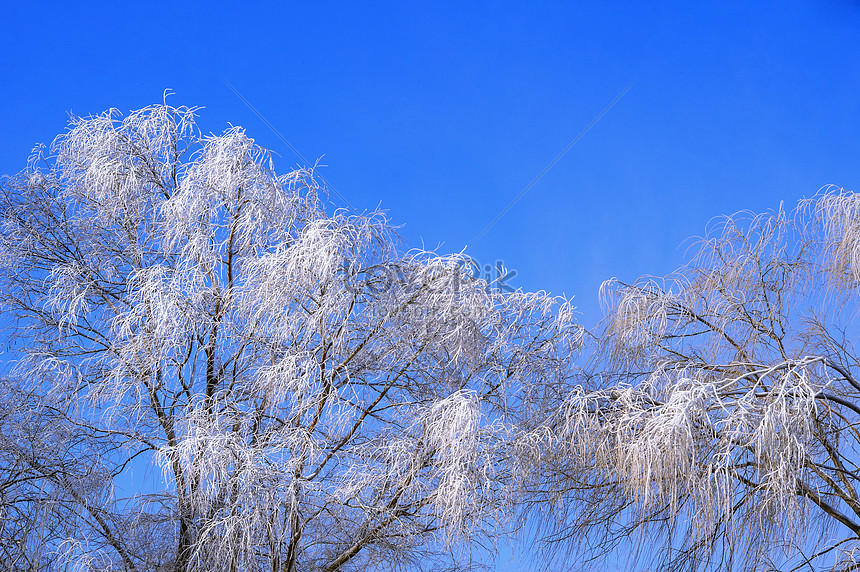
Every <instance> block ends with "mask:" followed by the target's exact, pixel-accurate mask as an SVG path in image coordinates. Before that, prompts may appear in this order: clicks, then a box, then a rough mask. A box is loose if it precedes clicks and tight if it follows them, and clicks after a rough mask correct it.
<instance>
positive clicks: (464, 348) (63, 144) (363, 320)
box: [0, 103, 581, 572]
mask: <svg viewBox="0 0 860 572" xmlns="http://www.w3.org/2000/svg"><path fill="white" fill-rule="evenodd" d="M195 111H196V110H195V109H191V108H186V107H173V106H171V105H168V104H167V103H164V104H161V105H155V106H152V107H147V108H145V109H141V110H138V111H134V112H131V113H130V114H128V115H126V116H122V115H121V114H120V113H119V112H117V111H116V110H110V111H108V112H106V113H104V114H102V115H98V116H93V117H83V118H73V119H72V121H71V124H70V127H69V129H68V131H67V132H65V133H63V134H62V135H60V136H59V137H58V138H57V139H56V140H55V141H54V143H53V145H52V146H51V147H50V148H49V149H41V150H39V151H38V152H37V153H36V154H34V156H33V158H32V160H31V162H30V165H29V166H28V168H27V169H26V170H25V171H23V172H22V173H21V174H19V175H17V176H14V177H10V178H6V179H5V180H4V181H3V183H2V189H0V230H2V232H0V302H2V306H3V310H4V312H5V314H4V316H5V320H6V324H7V332H9V342H8V343H9V344H11V345H10V348H9V350H8V352H7V356H11V359H13V360H14V368H12V369H10V370H8V371H7V374H6V377H5V379H4V380H3V384H4V385H3V389H4V391H3V394H4V399H5V401H6V402H7V404H8V405H9V407H8V408H6V409H5V410H4V416H3V417H2V418H0V424H2V426H3V431H2V438H0V483H2V484H0V491H2V495H0V505H2V506H0V511H2V518H0V520H2V522H3V523H4V524H3V525H2V528H0V531H2V538H3V540H4V542H2V543H0V544H3V545H4V548H3V554H2V556H0V558H2V565H3V566H4V567H5V568H6V569H9V570H32V569H44V570H59V569H99V570H127V571H132V570H137V571H143V570H176V571H183V572H184V571H191V570H215V569H217V570H242V571H253V570H261V571H262V570H267V571H272V572H274V571H294V570H320V571H322V570H325V571H334V570H363V569H368V568H369V567H372V566H373V565H374V564H377V563H381V562H384V563H385V568H386V569H391V568H398V567H417V568H432V569H437V568H441V567H455V568H457V567H462V566H467V565H468V563H469V559H468V558H465V559H460V558H458V555H459V554H460V552H461V551H458V548H457V547H461V548H462V547H468V545H469V544H468V543H469V542H471V541H484V542H492V538H493V537H494V535H495V534H496V533H497V532H498V531H499V530H500V529H501V527H502V526H504V525H505V523H506V522H508V520H509V518H510V516H509V515H510V514H511V512H510V508H511V507H512V506H514V504H515V503H516V502H517V499H518V498H519V497H518V494H519V490H518V487H516V486H515V483H516V482H518V478H517V472H518V471H520V470H521V467H522V464H521V463H520V462H519V461H518V460H517V459H521V458H522V454H521V450H522V448H523V447H527V446H528V443H530V441H529V439H528V436H527V435H526V434H525V433H524V432H523V430H522V429H521V428H520V426H521V423H520V422H521V420H522V419H523V418H524V417H526V416H527V408H528V403H529V400H528V399H527V398H526V396H528V395H529V393H530V392H529V390H528V389H527V388H528V387H530V386H531V385H532V384H533V382H535V381H536V380H540V383H546V382H548V381H549V380H554V381H555V382H557V383H562V382H563V381H564V380H565V379H566V378H567V377H568V370H569V368H570V364H571V356H572V355H573V354H574V353H575V351H576V349H577V347H578V345H579V343H580V339H581V330H580V328H579V327H578V326H577V325H576V324H575V323H574V320H573V313H572V308H571V306H570V304H569V303H568V302H567V301H565V300H562V299H556V298H552V297H550V296H548V295H546V294H543V293H536V294H531V293H522V292H513V293H503V292H501V291H500V290H499V289H494V288H491V287H489V285H488V284H487V283H486V282H485V281H483V280H480V279H475V278H473V277H472V276H471V275H470V273H469V272H468V269H467V268H466V265H465V259H464V257H462V256H456V255H455V256H440V255H436V254H434V253H431V252H424V251H408V252H404V251H403V249H402V248H400V244H399V241H398V239H397V237H396V235H395V233H394V231H393V230H392V226H391V225H390V223H389V222H388V220H387V219H386V217H385V215H384V214H383V213H381V212H369V213H365V214H357V213H354V212H348V211H345V210H342V209H340V210H339V209H332V208H331V206H330V205H328V204H327V201H326V195H325V189H324V188H321V187H320V184H319V182H318V179H317V178H316V177H315V175H314V172H313V169H312V168H309V169H297V170H294V171H292V172H290V173H287V174H286V175H277V174H276V173H275V172H274V169H273V167H272V164H271V161H270V159H269V155H268V153H267V152H266V151H265V150H264V149H261V148H260V147H259V146H257V145H256V144H255V143H254V141H253V140H252V139H250V138H249V137H248V136H247V135H246V134H245V132H244V130H243V129H241V128H239V127H233V128H230V129H228V130H226V131H224V132H223V133H221V134H219V135H209V136H204V135H202V134H201V132H200V130H199V128H198V126H197V119H196V113H195ZM146 466H155V467H157V469H158V471H157V474H156V475H155V476H154V477H152V478H149V479H148V480H147V479H145V478H144V477H141V475H146V474H147V472H146V469H145V467H146ZM135 468H136V469H135ZM135 470H137V472H136V473H135ZM132 479H133V480H132ZM142 479H143V480H145V481H146V483H145V484H144V485H143V486H141V484H140V483H141V480H142ZM130 482H133V483H134V484H133V485H129V483H130ZM129 489H131V490H129Z"/></svg>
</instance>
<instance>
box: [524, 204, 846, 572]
mask: <svg viewBox="0 0 860 572" xmlns="http://www.w3.org/2000/svg"><path fill="white" fill-rule="evenodd" d="M698 244H699V249H698V251H697V253H696V254H695V256H693V257H692V258H691V259H690V262H689V263H688V264H687V265H686V266H684V267H683V268H682V269H681V270H679V271H678V272H677V273H676V274H674V275H672V276H669V277H667V278H664V279H654V278H647V277H646V278H644V279H642V280H640V281H638V282H636V283H634V284H625V283H622V282H619V281H617V280H612V281H609V282H607V283H606V284H604V287H603V289H602V296H603V300H604V303H605V308H606V318H605V320H604V322H603V324H602V326H601V329H600V331H599V333H598V335H597V337H596V339H597V347H596V349H595V350H594V351H593V355H592V356H591V362H590V365H589V366H588V367H587V370H586V371H584V372H583V373H582V374H581V376H580V380H579V384H578V385H577V386H575V387H573V388H571V389H570V390H569V392H568V394H567V396H566V397H565V398H564V400H563V405H562V406H561V407H556V408H555V410H554V414H553V415H552V417H551V420H550V421H549V422H547V433H546V435H547V436H546V439H547V440H549V442H550V443H551V446H546V444H544V448H543V451H544V454H543V455H542V456H541V457H540V463H539V466H540V467H541V470H540V471H539V472H536V474H535V476H534V479H535V480H534V481H533V485H532V488H533V492H535V493H536V496H535V497H534V498H533V499H532V502H533V503H535V504H534V505H533V506H535V507H536V510H538V511H539V512H540V514H541V515H542V517H543V520H542V522H543V524H544V525H545V528H544V530H545V531H548V532H549V533H550V534H549V535H548V536H547V538H546V539H547V540H548V541H549V543H550V546H553V547H554V548H555V549H556V551H557V553H556V554H557V556H565V555H570V553H571V551H578V552H577V555H578V556H579V557H581V555H582V554H586V555H588V556H589V557H590V558H593V559H594V561H592V562H591V563H590V564H589V565H593V564H594V563H595V562H597V561H600V560H601V559H603V558H604V557H607V556H611V557H613V558H619V557H621V555H622V554H624V553H627V554H632V555H633V560H634V561H638V563H639V565H641V566H647V565H648V564H651V565H654V566H655V567H657V568H658V569H669V570H695V569H716V570H726V569H734V570H754V569H778V570H790V569H791V570H801V569H802V570H812V569H834V570H850V569H857V568H860V564H858V562H860V497H858V494H857V489H858V485H860V457H858V450H860V432H858V422H860V369H858V368H860V361H858V359H860V354H858V353H857V350H856V348H855V345H854V344H855V342H856V341H857V339H858V334H860V328H858V312H860V290H858V287H860V195H858V194H854V193H850V192H847V191H844V190H841V189H835V188H827V189H824V190H822V191H821V192H820V193H819V194H818V195H816V196H815V197H814V198H813V199H811V200H806V201H803V202H802V203H801V204H800V205H799V207H798V208H797V209H795V210H794V211H792V212H790V213H788V212H786V211H785V210H783V208H782V206H780V209H779V210H777V211H775V212H770V213H766V214H761V215H752V214H743V213H741V214H739V215H736V216H733V217H726V218H723V219H720V221H719V222H718V223H717V224H716V225H715V226H714V227H713V228H712V229H711V230H710V232H709V233H708V234H707V236H706V237H705V238H704V239H702V240H701V241H700V242H699V243H698ZM546 451H550V452H552V453H553V454H547V453H546Z"/></svg>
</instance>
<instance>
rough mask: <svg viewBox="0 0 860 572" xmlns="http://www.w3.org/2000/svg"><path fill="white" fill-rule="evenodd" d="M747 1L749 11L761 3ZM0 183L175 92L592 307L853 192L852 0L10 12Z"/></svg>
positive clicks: (445, 239)
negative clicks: (70, 121) (610, 293)
mask: <svg viewBox="0 0 860 572" xmlns="http://www.w3.org/2000/svg"><path fill="white" fill-rule="evenodd" d="M749 4H754V6H751V5H749ZM0 21H2V22H3V31H2V34H0V54H2V55H0V102H2V103H0V109H2V112H3V113H2V121H0V173H13V172H16V171H18V170H20V169H22V168H23V167H24V166H25V164H26V159H27V156H28V155H29V152H30V149H31V148H32V147H33V146H34V145H35V144H36V143H39V142H44V143H48V142H50V141H51V140H52V139H53V137H54V136H55V135H56V134H57V133H59V132H60V131H62V130H63V129H64V128H65V124H66V120H67V114H68V113H69V112H73V113H75V114H79V115H89V114H95V113H100V112H102V111H104V110H105V109H107V108H109V107H115V108H118V109H119V110H121V111H123V112H127V111H128V110H130V109H136V108H140V107H143V106H146V105H149V104H152V103H157V102H160V101H161V98H162V93H163V91H164V90H165V89H166V88H170V89H171V90H173V91H174V92H175V94H176V95H174V96H173V97H171V99H170V102H171V103H173V104H174V105H189V106H204V107H205V109H203V110H202V111H201V118H200V124H201V126H202V128H203V130H204V131H207V132H208V131H214V132H220V131H221V130H223V129H224V128H226V127H227V126H228V124H229V123H232V124H234V125H242V126H244V127H245V128H246V129H247V131H248V133H249V134H250V135H251V136H252V137H254V138H255V139H256V140H257V141H258V142H259V143H260V144H261V145H263V146H266V147H268V148H270V149H272V150H273V151H275V152H276V153H278V154H279V155H280V157H279V158H278V159H277V161H276V165H277V167H278V169H279V170H280V171H286V170H287V169H289V168H291V167H294V166H295V165H296V164H297V163H298V162H299V159H298V158H297V157H296V156H295V155H293V153H292V152H291V151H290V150H289V148H287V146H286V145H285V144H284V143H283V142H282V141H281V140H280V139H279V138H278V136H276V135H275V134H274V133H273V132H272V131H271V130H270V129H269V127H267V126H266V125H265V124H264V123H263V121H261V119H260V118H259V117H258V116H257V115H256V114H255V113H254V112H253V111H252V110H250V109H249V108H248V106H247V105H246V104H245V103H244V102H243V101H242V100H241V99H240V98H239V97H237V96H236V94H235V93H234V92H233V91H232V90H231V89H230V88H229V87H228V86H227V83H225V82H229V84H230V85H232V86H233V87H235V88H236V90H238V91H239V92H240V93H241V94H242V95H243V96H244V97H245V98H246V99H247V100H248V101H249V102H250V103H251V104H253V106H254V107H255V108H256V109H257V110H258V111H259V112H260V114H262V115H263V116H264V117H265V119H266V120H267V121H268V122H270V123H271V124H272V125H273V126H275V128H276V129H277V130H278V131H279V132H280V133H281V134H282V135H283V136H284V137H285V138H286V139H287V140H288V141H289V142H290V143H291V144H292V145H293V146H295V147H296V148H297V149H298V150H299V151H300V152H301V153H302V154H303V155H304V156H305V157H307V158H308V159H311V160H315V159H318V158H320V157H322V163H323V164H325V165H327V167H325V168H324V169H323V170H321V174H322V175H323V176H324V177H325V178H326V179H327V180H328V181H329V182H330V183H331V184H332V185H333V186H334V187H335V188H336V189H337V191H338V192H339V193H340V194H341V195H343V196H344V197H346V199H347V200H348V201H349V202H350V203H351V204H352V205H354V206H355V207H356V208H357V209H358V210H361V211H363V210H369V209H374V208H376V207H381V208H383V209H386V210H387V211H388V213H389V216H390V218H391V220H392V222H393V223H395V224H398V225H403V226H402V228H401V234H402V235H403V236H404V238H405V239H406V241H407V242H408V244H409V245H411V246H421V245H424V246H425V247H427V248H438V250H439V251H440V252H458V251H460V250H462V249H463V247H464V246H466V244H469V243H472V240H473V238H474V237H475V236H476V235H478V233H480V232H481V230H482V229H484V228H485V227H486V226H487V225H488V224H489V223H490V222H491V221H492V220H493V219H494V218H495V217H496V216H497V215H498V214H499V213H500V212H501V211H502V210H503V209H504V208H505V207H506V206H507V205H508V204H509V203H510V201H511V200H513V199H514V197H516V196H517V195H518V194H519V193H520V192H521V191H522V190H523V189H524V188H525V187H526V186H527V185H528V184H529V183H530V182H531V181H532V180H533V179H534V178H535V176H537V175H538V174H539V173H540V172H541V171H542V170H543V169H544V168H545V167H546V166H547V165H548V164H549V163H550V162H551V161H552V160H553V158H555V157H556V156H557V155H558V153H559V152H560V151H562V149H564V148H565V146H567V145H568V144H569V143H570V142H571V141H572V140H573V139H574V138H575V137H576V136H577V135H578V134H579V133H580V132H581V131H582V129H583V128H584V127H585V126H587V125H588V124H589V123H590V122H591V121H592V120H593V119H594V118H595V117H596V116H597V115H598V114H599V113H600V111H601V110H602V109H604V108H605V107H606V106H607V104H609V102H610V101H612V100H613V98H615V97H616V96H617V95H618V94H619V93H620V92H622V90H624V89H625V87H627V86H630V85H631V84H632V86H631V87H630V89H629V90H628V91H627V92H626V93H625V95H624V96H623V97H622V98H621V99H620V100H619V101H618V102H617V104H616V105H615V106H614V107H612V109H610V110H609V111H608V112H607V113H606V115H605V116H603V117H602V119H601V120H600V121H599V122H598V123H597V124H596V125H595V126H594V127H593V128H592V129H591V130H590V131H588V132H587V133H586V134H585V135H584V136H583V137H582V139H581V140H579V141H578V142H577V143H576V145H574V146H573V147H572V148H571V149H570V151H569V152H568V153H567V154H566V155H565V156H564V157H563V158H561V159H560V160H559V161H558V162H557V163H556V164H555V165H554V166H553V168H552V169H550V170H549V171H548V172H547V173H546V175H545V176H544V177H543V178H542V179H541V180H540V181H539V182H538V183H537V184H535V185H534V186H533V187H532V188H531V189H530V190H529V191H528V192H527V193H526V194H525V195H524V196H523V198H522V199H521V200H519V201H518V202H517V203H516V204H515V205H514V206H513V208H511V209H510V210H509V211H508V212H507V213H506V214H505V216H503V217H502V218H501V219H500V220H499V221H498V222H497V223H496V224H495V225H493V226H492V228H491V229H490V230H489V231H488V232H487V233H486V234H484V235H483V236H482V238H481V239H480V240H479V241H477V242H476V243H473V244H471V245H470V247H469V249H468V251H467V253H468V254H470V255H472V256H473V257H474V258H475V259H477V260H478V261H480V262H481V263H482V264H488V263H489V264H494V263H495V261H496V260H502V261H504V263H505V264H506V265H507V266H508V267H509V268H510V269H513V270H516V276H515V277H514V278H513V279H511V280H510V281H509V282H510V284H511V285H513V286H515V287H519V288H523V289H524V290H539V289H543V290H547V291H550V292H552V293H554V294H566V295H568V296H571V295H572V296H575V301H576V304H577V305H578V306H579V307H580V309H581V311H582V321H583V323H584V324H585V325H587V326H588V325H592V324H593V323H594V322H595V321H597V320H598V319H599V317H600V314H599V309H598V305H597V290H598V287H599V285H600V283H601V282H602V281H603V280H606V279H608V278H611V277H613V276H615V277H618V278H621V279H624V280H633V279H635V278H636V277H637V276H640V275H642V274H654V275H662V274H665V273H668V272H671V271H672V270H674V269H675V268H676V267H677V266H678V265H679V264H681V262H682V261H683V252H684V249H683V245H684V244H685V239H687V238H688V237H690V236H693V235H699V234H701V233H702V232H703V231H704V228H705V225H706V224H707V223H708V221H709V220H710V219H711V218H712V217H714V216H717V215H720V214H727V213H732V212H736V211H739V210H742V209H749V210H753V211H762V210H766V209H769V208H775V207H777V206H778V205H779V202H780V201H781V200H783V201H785V203H786V205H793V204H794V203H796V201H797V200H798V199H799V198H801V197H804V196H810V195H812V194H814V193H815V192H816V191H817V190H818V189H819V188H821V187H822V186H823V185H826V184H836V185H839V186H843V187H846V188H848V189H853V190H857V191H860V169H858V159H860V41H859V40H860V2H856V1H849V0H817V1H787V2H757V3H748V2H706V1H705V2H653V3H646V2H622V1H608V2H538V3H521V2H520V3H517V2H493V3H490V2H474V3H473V2H465V1H460V2H445V1H435V2H426V3H414V2H402V3H394V2H387V3H383V2H361V3H359V2H350V3H347V2H310V1H305V2H301V3H297V2H291V1H284V2H279V3H268V4H266V3H260V4H256V5H254V6H247V5H241V4H239V3H226V2H205V3H204V2H199V3H184V4H181V5H173V4H172V3H167V2H146V1H141V2H137V3H134V4H132V3H128V4H123V3H117V4H114V3H105V2H86V3H84V2H67V3H63V4H62V5H60V4H59V3H29V2H5V3H3V6H2V8H0Z"/></svg>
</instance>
